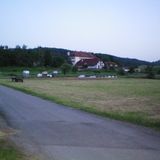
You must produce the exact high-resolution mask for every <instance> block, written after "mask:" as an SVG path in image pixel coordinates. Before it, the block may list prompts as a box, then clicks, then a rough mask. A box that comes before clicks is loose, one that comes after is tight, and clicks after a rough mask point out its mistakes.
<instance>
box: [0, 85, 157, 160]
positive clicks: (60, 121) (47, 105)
mask: <svg viewBox="0 0 160 160" xmlns="http://www.w3.org/2000/svg"><path fill="white" fill-rule="evenodd" d="M0 110H1V112H4V114H5V118H6V120H7V123H8V125H10V126H11V127H12V128H14V130H16V134H14V135H12V137H11V139H12V140H14V142H16V143H17V144H18V146H20V147H22V148H23V149H24V150H25V151H27V152H28V153H31V154H35V155H38V156H41V157H42V158H44V159H45V160H160V133H159V132H156V131H153V130H152V129H148V128H145V127H140V126H136V125H133V124H129V123H125V122H119V121H115V120H110V119H107V118H102V117H99V116H95V115H92V114H89V113H85V112H82V111H79V110H76V109H72V108H69V107H65V106H63V105H58V104H55V103H52V102H49V101H46V100H43V99H40V98H37V97H34V96H31V95H27V94H24V93H22V92H19V91H16V90H13V89H10V88H7V87H3V86H0Z"/></svg>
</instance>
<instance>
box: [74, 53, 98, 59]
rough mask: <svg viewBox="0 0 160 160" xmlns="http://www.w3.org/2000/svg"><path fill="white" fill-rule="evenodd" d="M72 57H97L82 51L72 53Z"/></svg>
mask: <svg viewBox="0 0 160 160" xmlns="http://www.w3.org/2000/svg"><path fill="white" fill-rule="evenodd" d="M71 56H74V57H90V58H91V57H95V56H94V55H93V54H92V53H89V52H81V51H79V52H78V51H76V52H72V53H71Z"/></svg>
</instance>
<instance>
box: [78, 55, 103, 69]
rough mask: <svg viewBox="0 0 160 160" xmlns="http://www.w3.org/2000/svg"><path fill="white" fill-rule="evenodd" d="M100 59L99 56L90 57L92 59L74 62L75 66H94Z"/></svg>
mask: <svg viewBox="0 0 160 160" xmlns="http://www.w3.org/2000/svg"><path fill="white" fill-rule="evenodd" d="M99 61H100V59H99V58H96V57H95V58H92V59H81V60H80V61H78V62H77V63H76V66H77V67H78V66H79V67H80V66H95V65H96V64H97V63H98V62H99Z"/></svg>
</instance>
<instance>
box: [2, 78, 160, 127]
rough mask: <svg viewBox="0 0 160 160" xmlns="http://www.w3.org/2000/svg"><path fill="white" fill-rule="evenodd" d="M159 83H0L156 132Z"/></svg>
mask: <svg viewBox="0 0 160 160" xmlns="http://www.w3.org/2000/svg"><path fill="white" fill-rule="evenodd" d="M159 82H160V81H159V80H148V79H118V80H76V79H43V80H42V79H29V80H25V81H24V83H13V82H10V80H1V81H0V83H1V84H3V85H6V86H9V87H12V88H15V89H18V90H21V91H23V92H26V93H29V94H32V95H35V96H39V97H42V98H44V99H48V100H51V101H54V102H56V103H59V104H64V105H67V106H70V107H74V108H77V109H81V110H84V111H87V112H91V113H95V114H98V115H102V116H105V117H110V118H113V119H118V120H123V121H128V122H132V123H136V124H140V125H144V126H147V127H153V128H157V129H160V83H159Z"/></svg>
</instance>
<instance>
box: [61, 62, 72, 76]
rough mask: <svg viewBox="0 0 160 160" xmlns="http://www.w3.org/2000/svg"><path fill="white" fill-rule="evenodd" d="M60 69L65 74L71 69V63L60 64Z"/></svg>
mask: <svg viewBox="0 0 160 160" xmlns="http://www.w3.org/2000/svg"><path fill="white" fill-rule="evenodd" d="M61 70H62V72H63V74H64V75H65V74H66V73H67V72H69V71H70V70H71V65H70V64H68V63H64V64H63V65H62V66H61Z"/></svg>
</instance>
